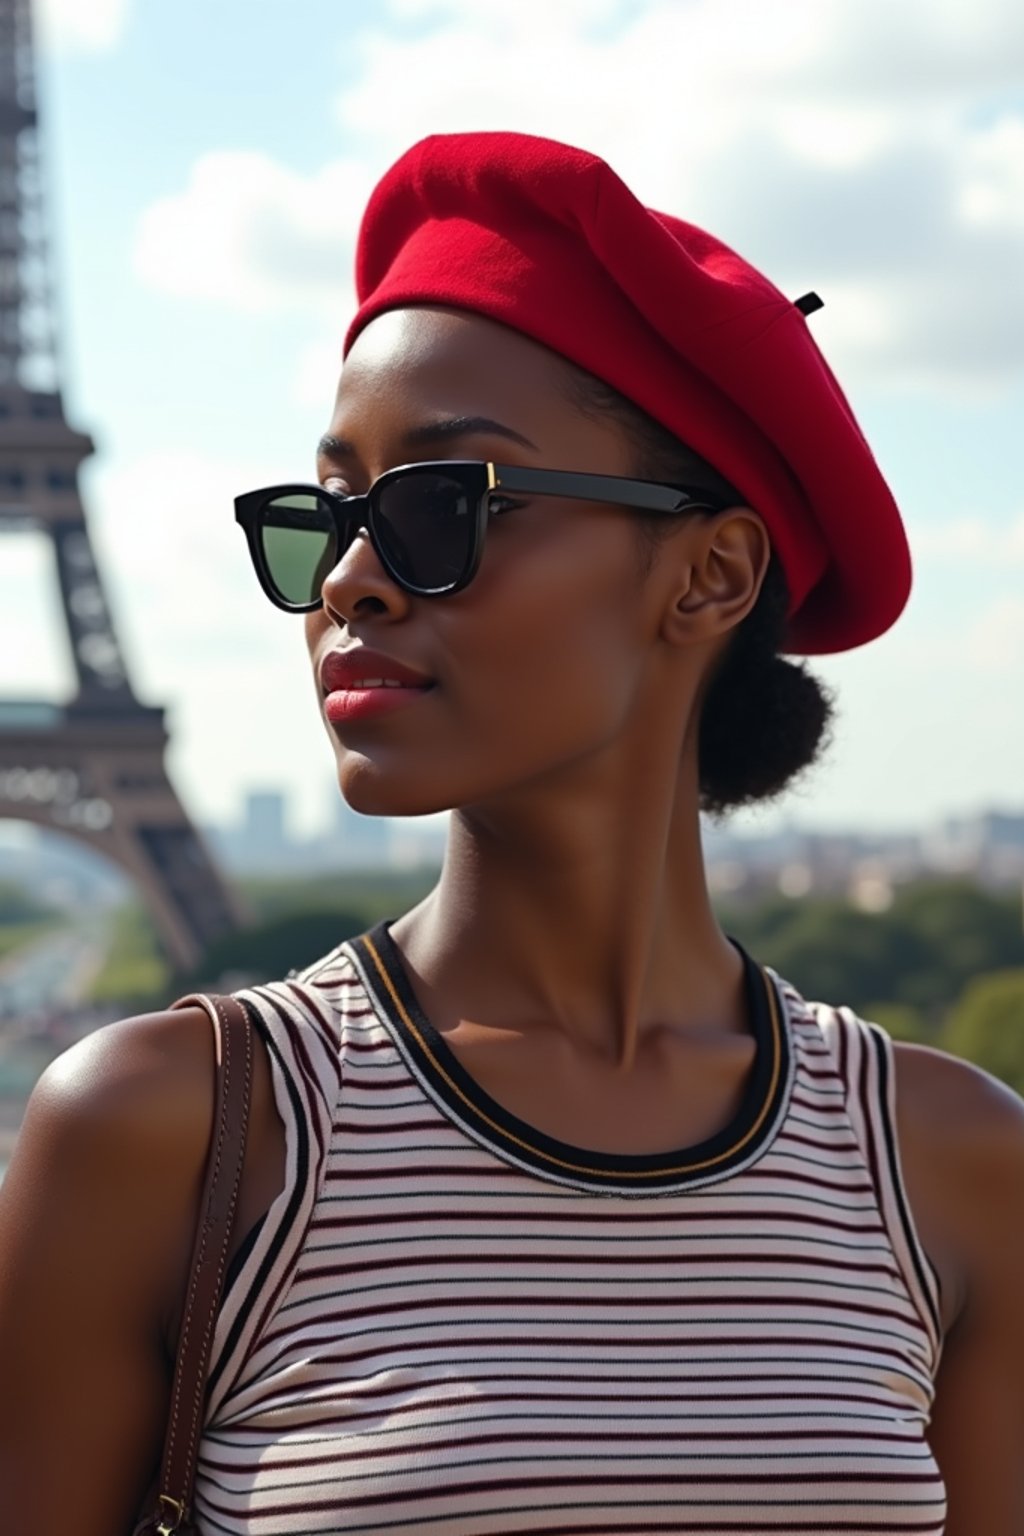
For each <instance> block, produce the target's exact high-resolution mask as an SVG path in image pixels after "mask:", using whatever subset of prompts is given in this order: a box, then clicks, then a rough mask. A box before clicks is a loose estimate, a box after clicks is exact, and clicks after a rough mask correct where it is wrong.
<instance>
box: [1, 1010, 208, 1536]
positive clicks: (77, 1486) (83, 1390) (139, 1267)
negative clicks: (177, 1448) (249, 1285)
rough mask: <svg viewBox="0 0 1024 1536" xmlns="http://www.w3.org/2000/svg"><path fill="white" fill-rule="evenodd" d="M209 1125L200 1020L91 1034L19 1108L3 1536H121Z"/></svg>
mask: <svg viewBox="0 0 1024 1536" xmlns="http://www.w3.org/2000/svg"><path fill="white" fill-rule="evenodd" d="M212 1110H213V1039H212V1031H211V1027H210V1022H209V1020H208V1018H207V1016H206V1014H205V1013H204V1012H203V1011H202V1010H201V1009H188V1010H184V1009H183V1010H181V1011H179V1012H174V1013H164V1014H151V1015H148V1016H146V1017H144V1018H139V1019H132V1020H127V1021H125V1022H123V1023H120V1024H115V1025H111V1026H109V1027H108V1028H105V1029H101V1030H98V1031H97V1032H96V1033H95V1034H94V1035H91V1036H89V1037H88V1038H87V1039H85V1040H83V1041H81V1042H80V1043H79V1044H78V1045H76V1046H74V1047H73V1048H72V1049H71V1050H70V1051H68V1052H66V1053H65V1054H64V1055H63V1056H62V1057H60V1058H59V1059H58V1060H57V1061H56V1062H54V1063H53V1065H52V1066H51V1067H49V1068H48V1069H47V1071H46V1072H45V1073H44V1075H43V1077H42V1079H41V1080H40V1082H39V1084H38V1085H37V1087H36V1090H35V1092H34V1093H33V1095H32V1098H31V1099H30V1101H29V1105H28V1109H27V1111H26V1116H25V1122H24V1125H23V1128H22V1131H21V1136H20V1138H19V1141H18V1144H17V1147H16V1149H15V1153H14V1157H13V1159H12V1162H11V1166H10V1169H9V1170H8V1173H7V1177H6V1179H5V1181H4V1183H3V1186H2V1187H0V1382H2V1384H3V1386H2V1390H0V1489H2V1490H3V1493H2V1510H3V1524H4V1528H5V1529H9V1530H11V1531H12V1532H13V1531H17V1532H18V1536H53V1533H54V1532H56V1531H63V1530H69V1531H71V1530H73V1531H74V1532H75V1533H76V1536H121V1533H122V1532H127V1531H130V1529H131V1525H132V1521H133V1519H134V1517H135V1515H136V1513H137V1511H138V1507H139V1504H140V1501H141V1500H142V1498H143V1496H144V1494H145V1492H146V1490H147V1488H148V1487H149V1484H150V1482H151V1480H152V1478H153V1476H154V1475H155V1472H156V1468H157V1461H158V1458H159V1454H160V1448H161V1446H162V1441H163V1431H164V1423H165V1418H166V1413H167V1399H168V1390H169V1366H168V1352H167V1335H166V1324H167V1319H168V1318H169V1317H170V1316H171V1315H172V1313H173V1311H174V1309H175V1307H176V1303H177V1299H178V1296H179V1294H180V1292H181V1291H182V1289H183V1287H184V1285H185V1281H186V1277H187V1272H188V1261H189V1255H190V1250H191V1243H192V1234H193V1231H194V1227H195V1219H196V1209H197V1204H198V1197H199V1188H200V1181H201V1177H202V1172H203V1168H204V1165H205V1159H206V1149H207V1144H208V1141H209V1135H210V1126H211V1120H212Z"/></svg>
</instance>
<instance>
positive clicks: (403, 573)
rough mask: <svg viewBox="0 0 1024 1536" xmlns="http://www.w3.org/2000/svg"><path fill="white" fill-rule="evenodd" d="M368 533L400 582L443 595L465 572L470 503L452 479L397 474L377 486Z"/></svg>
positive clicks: (470, 536)
mask: <svg viewBox="0 0 1024 1536" xmlns="http://www.w3.org/2000/svg"><path fill="white" fill-rule="evenodd" d="M376 513H377V515H376V518H375V520H374V535H375V538H376V541H377V545H378V547H379V549H380V553H381V557H382V558H383V560H384V562H385V564H387V565H388V566H389V567H390V568H391V571H392V573H393V574H394V575H395V576H397V577H398V579H399V580H400V581H403V582H407V583H408V584H409V585H410V586H412V587H414V588H415V589H416V590H417V591H420V592H445V591H447V590H448V588H450V587H453V586H454V585H455V584H456V582H457V581H458V580H459V578H460V576H462V575H463V573H464V572H465V570H466V567H467V565H468V563H469V560H470V557H471V554H472V550H473V534H474V528H475V523H476V519H475V517H474V515H473V502H472V501H471V499H470V498H469V496H467V494H466V489H465V487H464V486H463V485H461V484H460V483H459V481H458V480H453V479H450V478H449V477H448V476H447V475H443V474H435V473H433V472H426V473H411V474H403V475H400V476H399V477H398V478H397V479H395V480H391V481H389V482H388V483H386V484H385V485H382V486H381V487H380V491H379V494H378V497H377V507H376Z"/></svg>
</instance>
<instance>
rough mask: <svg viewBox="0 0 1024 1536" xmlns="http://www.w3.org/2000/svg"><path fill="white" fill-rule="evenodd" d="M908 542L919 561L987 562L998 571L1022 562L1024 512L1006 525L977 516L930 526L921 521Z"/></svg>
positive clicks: (986, 563)
mask: <svg viewBox="0 0 1024 1536" xmlns="http://www.w3.org/2000/svg"><path fill="white" fill-rule="evenodd" d="M910 542H911V547H912V549H913V552H914V558H915V560H919V561H922V560H928V561H932V562H934V563H936V564H943V565H953V566H961V565H964V564H970V565H974V566H978V565H986V566H991V567H992V568H993V569H994V570H999V571H1004V570H1006V569H1007V568H1008V567H1016V566H1024V512H1022V513H1020V514H1019V515H1018V517H1017V518H1016V519H1015V520H1014V521H1013V522H1011V523H1010V524H1009V525H1008V526H1001V525H998V524H994V523H993V522H992V519H991V518H982V517H977V516H970V517H961V518H956V519H955V520H953V521H952V522H948V523H939V524H936V525H932V526H931V527H929V526H928V525H922V526H921V527H915V528H913V529H912V530H911V538H910Z"/></svg>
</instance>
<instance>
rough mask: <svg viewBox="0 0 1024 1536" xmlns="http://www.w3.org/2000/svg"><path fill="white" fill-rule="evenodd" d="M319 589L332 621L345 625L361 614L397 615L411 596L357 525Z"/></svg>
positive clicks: (365, 532) (407, 606) (404, 612)
mask: <svg viewBox="0 0 1024 1536" xmlns="http://www.w3.org/2000/svg"><path fill="white" fill-rule="evenodd" d="M320 591H321V595H322V597H323V600H324V608H325V610H326V611H327V612H328V613H329V614H331V615H332V616H333V617H334V618H335V620H336V621H340V622H342V623H346V624H347V623H350V622H351V620H352V619H354V618H356V617H357V616H358V615H361V614H365V613H382V614H386V615H388V616H390V617H391V618H401V617H402V616H403V615H404V614H406V613H407V612H408V611H409V606H410V602H411V595H410V594H409V593H408V592H405V591H403V590H402V588H401V587H400V586H399V585H398V584H397V582H396V581H395V580H394V578H393V577H391V576H390V575H389V574H388V572H387V571H386V570H385V568H384V566H383V565H382V563H381V559H380V556H379V555H378V554H377V551H376V550H375V549H374V547H373V543H372V541H371V539H370V534H369V530H368V529H367V528H360V529H359V530H358V532H357V533H356V534H355V537H354V538H353V539H352V541H351V543H350V544H349V546H348V548H347V549H346V550H345V551H344V552H343V553H342V555H341V556H340V558H339V559H338V560H337V561H336V563H335V564H334V566H333V567H332V568H331V570H329V571H328V572H327V574H326V575H325V577H324V579H323V584H322V586H321V588H320Z"/></svg>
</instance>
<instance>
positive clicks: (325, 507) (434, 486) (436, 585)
mask: <svg viewBox="0 0 1024 1536" xmlns="http://www.w3.org/2000/svg"><path fill="white" fill-rule="evenodd" d="M514 491H520V492H524V493H527V494H529V495H531V496H564V497H578V498H579V499H580V500H583V501H607V502H616V503H618V504H619V505H620V506H623V507H636V508H639V509H642V510H643V511H645V512H662V513H665V514H666V515H672V514H674V513H687V512H718V511H721V510H723V509H724V507H725V506H726V505H728V503H727V502H726V501H724V500H723V499H722V497H721V496H720V495H715V494H713V493H712V492H710V491H707V490H703V489H701V488H699V487H696V486H683V485H663V484H660V483H658V482H656V481H653V480H630V479H626V478H624V477H621V476H619V475H585V474H575V473H573V472H571V471H567V470H561V469H522V468H519V467H517V466H515V465H510V464H490V463H483V462H481V461H478V460H461V459H459V460H450V459H445V460H442V461H441V462H440V463H430V464H403V465H402V466H401V467H400V468H398V469H389V470H387V471H386V473H385V474H383V475H381V476H380V477H379V479H377V480H375V481H374V482H373V484H372V485H371V486H370V489H369V490H368V491H367V493H366V495H365V496H338V495H337V494H336V493H335V492H333V491H328V490H325V489H324V487H323V486H320V485H273V486H270V487H268V488H267V489H265V490H262V491H249V492H247V493H246V495H244V496H237V497H236V498H235V519H236V521H237V522H239V523H240V524H241V525H242V527H243V528H244V529H245V536H246V538H247V540H248V542H249V553H250V555H251V556H252V563H253V565H254V566H255V567H256V575H257V576H258V577H259V580H260V585H261V587H262V588H263V590H264V592H265V593H266V594H267V596H268V597H269V598H270V601H271V602H272V603H274V604H276V606H277V607H278V608H283V609H285V610H286V612H288V613H310V612H312V611H313V609H315V608H319V607H320V606H321V604H322V602H323V597H322V595H321V588H322V587H323V584H324V581H325V580H326V578H327V576H328V575H329V574H330V572H331V571H332V570H333V569H334V567H335V566H336V565H337V563H338V561H339V560H340V559H341V557H342V555H343V554H344V553H345V551H346V549H348V547H349V545H350V544H351V543H352V540H353V539H354V538H355V537H356V534H357V533H358V532H359V530H360V529H362V528H365V529H366V530H367V532H368V534H369V536H370V543H371V544H372V545H373V548H374V550H375V551H376V553H377V556H378V558H379V560H380V562H381V564H382V565H383V566H384V568H385V570H386V571H387V572H388V574H389V576H391V577H392V579H393V580H394V581H395V582H396V583H397V584H398V586H400V587H401V588H402V589H403V590H404V591H406V592H412V593H414V594H415V595H416V596H417V597H442V596H444V595H446V594H447V593H449V592H458V591H459V590H460V588H462V587H465V586H467V585H468V584H469V582H471V581H472V579H473V577H474V576H475V575H476V572H477V570H478V569H479V566H480V557H481V555H482V553H483V545H484V534H485V532H486V529H487V524H488V521H489V519H490V517H491V515H492V507H491V498H492V497H497V496H499V495H503V494H509V493H511V492H514Z"/></svg>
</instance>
